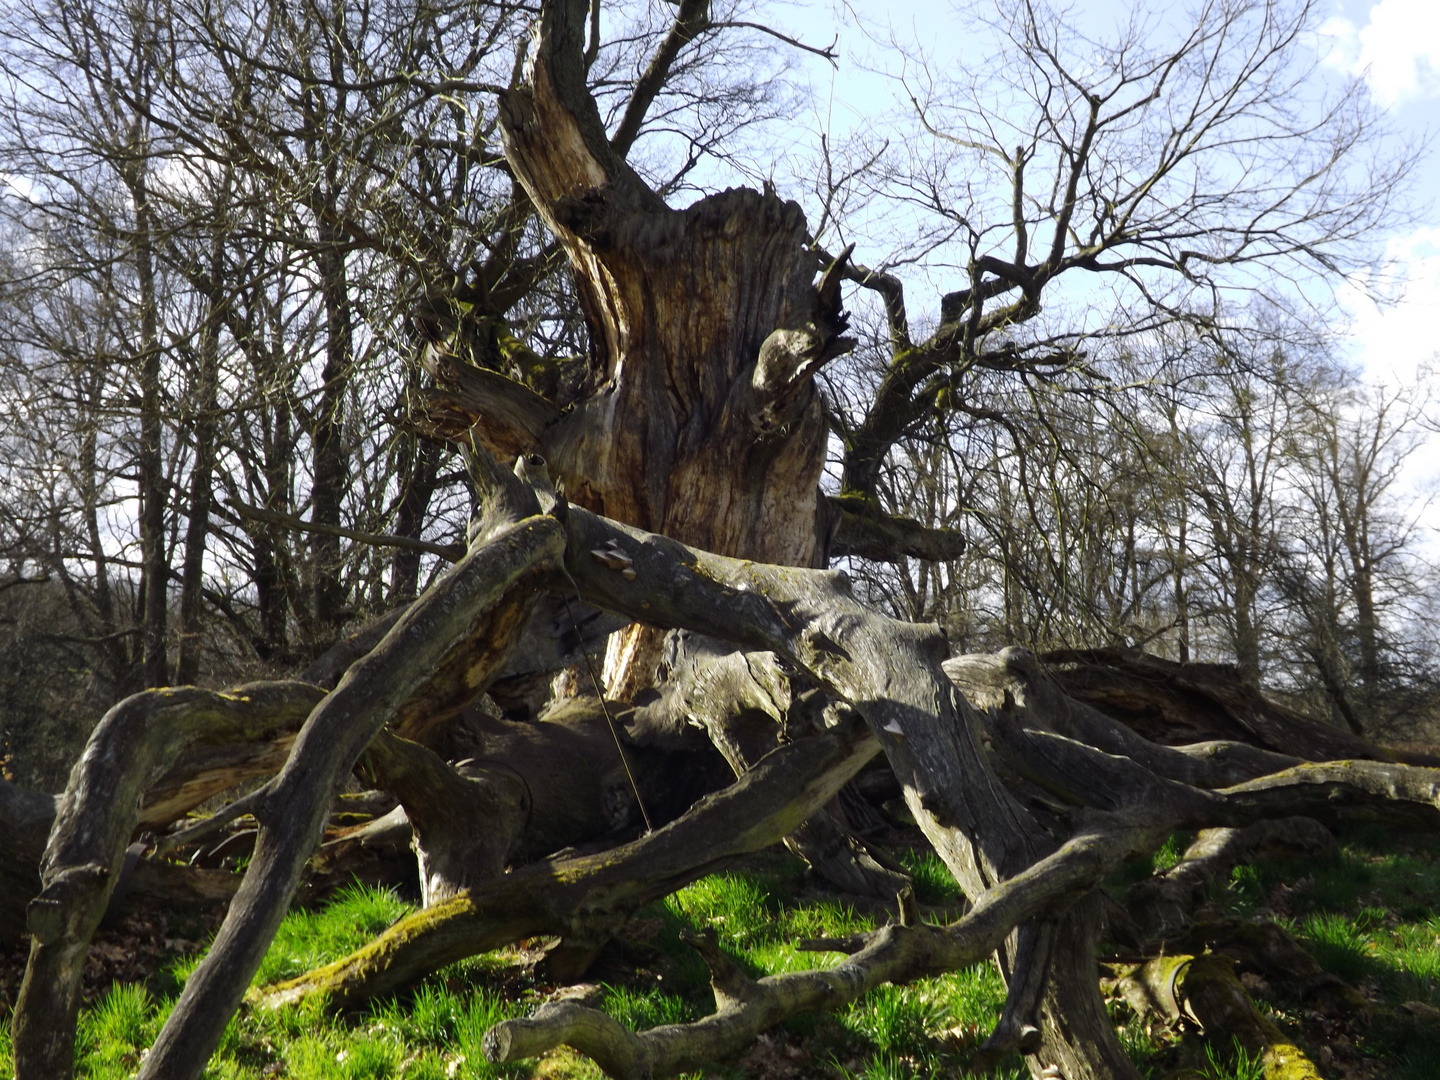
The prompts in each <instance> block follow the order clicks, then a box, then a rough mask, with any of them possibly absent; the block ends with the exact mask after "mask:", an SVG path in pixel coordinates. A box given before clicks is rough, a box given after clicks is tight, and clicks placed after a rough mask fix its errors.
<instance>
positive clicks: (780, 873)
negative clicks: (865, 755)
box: [0, 831, 1440, 1080]
mask: <svg viewBox="0 0 1440 1080" xmlns="http://www.w3.org/2000/svg"><path fill="white" fill-rule="evenodd" d="M1188 841H1189V837H1188V836H1184V835H1180V836H1176V837H1172V838H1171V840H1170V841H1169V842H1168V843H1167V844H1166V845H1164V846H1163V847H1162V848H1161V849H1160V850H1159V851H1157V852H1156V853H1155V854H1154V855H1153V856H1152V857H1150V858H1149V859H1145V860H1137V861H1136V864H1135V865H1134V866H1131V867H1126V868H1123V869H1122V871H1121V872H1120V874H1119V875H1117V881H1119V880H1123V879H1125V878H1129V879H1131V880H1138V878H1139V877H1143V876H1144V875H1146V874H1149V873H1152V872H1154V871H1155V870H1157V869H1162V870H1163V869H1166V868H1169V867H1170V866H1173V865H1174V864H1175V862H1176V861H1178V859H1179V857H1180V855H1181V853H1182V852H1183V851H1184V848H1185V845H1186V844H1187V843H1188ZM902 858H903V861H904V863H905V865H906V867H907V869H908V870H909V871H910V872H911V873H912V874H913V875H914V878H915V882H916V894H917V897H918V898H919V899H920V900H921V902H923V903H926V904H931V905H936V906H940V905H955V904H957V903H959V902H960V894H959V890H958V888H957V887H956V885H955V882H954V880H953V878H951V877H950V875H949V873H948V872H947V871H946V870H945V867H944V864H943V863H941V862H940V860H939V859H938V858H936V857H935V856H934V855H933V853H929V852H925V853H905V854H904V855H903V856H902ZM804 885H805V875H804V872H803V867H802V866H801V864H799V863H798V862H797V861H796V860H794V859H792V858H790V857H789V856H788V855H785V854H783V853H777V852H769V853H765V854H764V855H762V856H760V857H757V858H755V859H752V860H750V861H749V862H748V863H747V864H746V865H745V867H744V868H743V869H741V870H735V871H731V872H728V873H723V874H716V875H713V876H711V877H708V878H705V879H704V880H702V881H699V882H696V883H695V884H693V885H691V886H689V887H688V888H685V889H682V890H680V891H679V892H677V893H675V894H674V895H672V896H670V897H668V898H667V899H666V900H664V901H663V902H661V903H657V904H654V905H652V906H651V907H650V908H648V909H646V910H645V911H642V912H640V913H639V915H638V916H637V921H636V923H635V924H632V925H639V926H644V927H646V928H647V929H646V931H645V932H644V933H643V934H639V935H638V936H635V937H633V938H627V939H626V940H625V941H624V942H622V943H621V944H620V945H618V946H612V947H611V950H610V951H609V952H607V954H606V957H607V959H606V960H605V961H604V965H603V966H604V974H603V982H602V985H601V986H600V987H599V989H598V990H597V991H596V992H595V994H594V996H593V1000H594V1002H595V1003H596V1004H597V1005H598V1007H599V1008H601V1009H603V1010H605V1011H606V1012H608V1013H609V1014H610V1015H611V1016H614V1017H615V1018H616V1019H617V1020H619V1021H620V1022H621V1023H622V1024H624V1025H625V1026H626V1027H628V1028H630V1029H631V1030H639V1031H643V1030H646V1029H648V1028H652V1027H656V1026H658V1025H662V1024H673V1023H684V1022H687V1021H692V1020H695V1019H698V1018H700V1017H703V1016H705V1015H708V1014H709V1013H710V1012H711V1011H712V1010H713V1008H714V1001H713V998H712V995H711V992H710V985H709V972H708V970H707V969H706V967H705V965H704V964H703V963H702V962H701V960H700V959H699V957H698V956H697V955H696V953H695V952H694V951H693V950H692V949H691V948H689V947H688V946H687V945H685V944H684V943H683V941H682V940H681V933H682V932H684V931H695V930H699V929H701V928H703V927H711V928H713V929H714V931H715V932H716V934H717V937H718V941H719V944H720V947H721V948H722V949H723V950H724V951H725V952H726V953H727V954H728V955H729V956H730V957H731V958H732V959H733V960H734V962H735V963H736V964H737V965H739V966H740V967H741V968H742V969H744V970H746V971H747V972H749V973H750V974H752V975H753V976H757V977H758V976H763V975H767V974H773V973H778V972H787V971H798V970H805V969H808V968H814V967H824V966H831V965H834V964H837V963H839V962H841V961H842V960H843V958H844V957H843V955H842V954H840V953H835V952H823V951H820V952H814V951H804V950H801V949H798V948H797V947H796V944H797V942H799V941H802V940H804V939H816V938H842V937H847V936H850V935H852V934H855V933H859V932H862V931H865V930H869V929H872V928H873V927H874V926H875V920H874V918H873V917H872V916H871V915H869V914H867V913H865V912H862V911H856V910H855V909H854V908H852V907H851V906H849V905H847V904H845V903H843V902H840V901H838V900H836V899H833V898H825V897H815V896H813V895H810V894H805V893H804ZM1111 887H1112V888H1118V887H1119V886H1118V885H1117V882H1112V883H1111ZM802 895H803V899H802V898H801V897H802ZM1435 896H1440V840H1436V841H1432V840H1423V841H1422V840H1416V841H1409V840H1402V842H1398V843H1397V840H1396V838H1395V837H1394V836H1392V835H1389V834H1386V833H1383V832H1378V831H1377V832H1363V831H1362V832H1357V833H1355V834H1353V835H1347V837H1346V838H1345V840H1344V842H1343V843H1342V845H1341V848H1340V852H1339V854H1338V855H1337V857H1336V858H1335V859H1334V860H1331V861H1329V862H1325V861H1323V860H1322V861H1316V860H1309V861H1306V862H1304V863H1297V864H1285V863H1270V864H1260V865H1258V866H1256V867H1243V868H1240V869H1239V870H1238V871H1237V872H1236V873H1235V874H1234V875H1233V876H1232V879H1231V881H1230V882H1229V886H1228V888H1227V889H1226V891H1225V895H1224V896H1223V897H1222V898H1220V899H1221V901H1222V906H1225V907H1228V908H1229V909H1230V910H1231V911H1232V912H1235V913H1238V914H1249V915H1256V914H1261V915H1274V916H1275V917H1276V918H1277V919H1278V920H1279V921H1281V922H1282V923H1283V924H1284V925H1286V926H1287V927H1288V928H1289V929H1290V930H1291V932H1292V933H1294V934H1295V935H1296V937H1297V938H1298V939H1299V940H1300V941H1301V942H1302V943H1303V944H1304V945H1305V947H1306V948H1307V949H1309V950H1310V951H1311V952H1312V954H1313V955H1314V956H1315V957H1316V959H1317V961H1318V962H1319V963H1320V964H1321V965H1322V966H1323V967H1324V968H1325V969H1326V970H1328V971H1331V972H1333V973H1335V974H1336V975H1339V976H1340V977H1341V978H1343V979H1345V980H1346V981H1347V982H1349V983H1351V984H1352V985H1355V986H1358V987H1360V988H1362V990H1364V991H1365V992H1366V993H1367V994H1370V995H1371V996H1372V997H1373V998H1374V999H1375V1000H1376V1002H1377V1012H1376V1017H1375V1019H1374V1021H1373V1022H1372V1023H1371V1024H1370V1026H1369V1028H1368V1029H1366V1041H1365V1042H1364V1043H1363V1046H1362V1048H1363V1049H1364V1050H1365V1052H1367V1053H1369V1054H1370V1055H1372V1056H1373V1057H1377V1058H1383V1059H1384V1062H1385V1068H1386V1069H1388V1070H1389V1073H1388V1075H1389V1076H1392V1077H1393V1078H1394V1080H1433V1078H1434V1077H1436V1076H1440V1035H1437V1034H1436V1033H1435V1031H1434V1030H1433V1029H1434V1027H1435V1025H1434V1023H1433V1022H1431V1021H1430V1020H1427V1019H1426V1014H1425V1013H1424V1011H1423V1010H1420V1011H1419V1012H1414V1011H1412V1012H1406V1011H1405V1010H1403V1009H1401V1008H1399V1006H1400V1005H1402V1004H1404V1003H1407V1002H1419V1003H1422V1004H1423V1005H1430V1006H1436V1007H1440V915H1437V914H1436V910H1435V908H1434V907H1432V904H1431V899H1430V898H1432V897H1435ZM407 910H408V907H407V905H406V904H405V903H403V902H402V901H400V900H398V899H397V898H396V897H395V896H394V895H393V894H391V893H389V892H386V891H384V890H376V889H366V888H359V887H356V888H352V889H350V890H347V891H345V892H343V893H342V894H340V895H339V896H338V897H337V899H336V900H335V901H334V902H332V903H331V904H330V905H329V906H327V907H326V908H324V909H321V910H318V911H313V912H300V911H297V912H294V913H292V914H291V915H290V916H288V917H287V918H286V920H285V922H284V924H283V925H282V927H281V930H280V932H279V934H278V935H277V937H276V940H275V942H274V944H273V945H272V947H271V949H270V952H269V954H268V955H267V956H266V958H265V961H264V963H263V965H262V967H261V970H260V974H259V975H258V976H257V980H256V981H257V982H269V981H273V980H276V979H282V978H288V977H291V976H293V975H296V974H299V973H300V972H303V971H305V970H307V969H308V968H310V967H313V966H315V965H317V964H323V963H326V962H329V961H331V960H334V959H337V958H338V957H340V956H342V955H344V954H346V953H348V952H349V951H351V950H352V949H354V948H355V947H356V946H357V945H360V944H362V943H364V942H365V941H368V940H369V939H370V938H372V937H373V936H374V935H375V933H376V932H378V931H379V930H381V929H383V928H384V927H385V926H387V925H389V924H390V923H391V922H392V921H394V920H395V919H396V918H397V917H399V916H400V915H402V914H404V913H405V912H406V911H407ZM612 954H613V955H612ZM196 962H197V959H196V958H191V959H189V960H183V961H180V962H178V963H176V964H174V965H172V966H171V967H170V968H168V969H165V970H161V971H157V972H155V973H154V974H153V975H152V977H151V978H150V979H149V980H148V981H147V982H146V983H145V984H133V985H116V986H113V987H111V988H110V989H109V990H108V991H107V992H106V993H105V994H104V996H103V997H101V998H100V999H98V1000H97V1001H96V1002H95V1003H94V1004H93V1005H91V1006H90V1007H88V1008H86V1009H85V1010H84V1012H83V1013H82V1016H81V1021H80V1027H79V1031H78V1039H77V1047H76V1055H77V1056H76V1064H77V1072H78V1073H79V1075H83V1076H87V1077H95V1078H97V1080H112V1078H113V1080H122V1078H128V1077H130V1076H133V1075H134V1073H135V1071H136V1068H137V1067H138V1064H139V1061H140V1055H141V1053H142V1052H143V1050H144V1048H145V1047H146V1046H148V1045H149V1044H150V1042H151V1041H152V1040H153V1038H154V1036H155V1034H156V1032H157V1031H158V1029H159V1027H160V1025H161V1024H162V1023H163V1021H164V1018H165V1016H166V1015H167V1014H168V1011H169V1010H170V1009H171V1008H172V1007H173V1004H174V1000H175V998H176V996H177V995H178V993H179V991H180V989H181V988H182V987H183V985H184V982H185V979H186V978H187V977H188V975H189V973H190V971H191V970H193V968H194V966H195V964H196ZM517 972H518V968H517V967H516V966H515V963H514V957H513V954H508V955H507V954H504V953H500V954H491V955H488V956H483V957H474V958H472V959H470V960H467V961H464V962H462V963H459V964H455V965H452V966H451V967H449V968H447V969H445V970H444V971H441V972H438V973H436V974H435V975H432V976H431V977H430V978H428V979H426V980H424V981H423V982H421V983H420V984H419V985H418V986H416V987H414V988H412V990H411V991H410V992H409V993H407V994H404V995H400V996H394V997H389V998H385V999H381V1000H377V1001H375V1002H374V1003H372V1004H371V1006H370V1007H369V1009H368V1010H366V1011H364V1012H362V1013H360V1014H357V1015H352V1016H348V1017H344V1018H340V1017H334V1016H330V1015H327V1014H326V1013H325V1012H323V1010H321V1009H320V1008H318V1007H317V1006H315V1005H314V1004H313V1003H312V1004H310V1005H306V1006H291V1007H288V1008H285V1009H281V1010H278V1011H274V1012H263V1013H261V1012H256V1011H253V1010H250V1009H248V1008H243V1009H242V1010H241V1012H240V1013H239V1014H238V1015H237V1016H236V1018H235V1019H234V1020H233V1021H232V1022H231V1024H230V1026H229V1027H228V1028H227V1030H226V1033H225V1036H224V1039H223V1041H222V1043H221V1046H220V1048H219V1050H218V1051H217V1053H216V1054H215V1056H214V1058H213V1060H212V1061H211V1063H210V1065H209V1067H208V1069H207V1071H206V1074H205V1075H206V1077H207V1078H211V1080H252V1078H253V1080H260V1078H261V1077H268V1076H275V1075H280V1076H284V1077H286V1078H290V1080H432V1078H433V1080H442V1078H443V1080H474V1078H491V1077H499V1076H504V1077H511V1078H517V1080H518V1078H521V1077H536V1078H542V1080H598V1078H599V1077H600V1075H601V1074H600V1073H599V1071H598V1070H597V1069H596V1067H595V1066H594V1065H593V1063H591V1062H589V1061H588V1060H587V1059H585V1058H583V1057H581V1056H580V1055H578V1054H575V1053H574V1052H572V1051H568V1050H562V1051H559V1052H557V1053H555V1054H552V1055H549V1056H548V1057H547V1058H545V1059H543V1060H542V1061H540V1062H531V1063H527V1064H524V1065H521V1066H516V1067H507V1068H504V1069H499V1070H497V1069H496V1068H494V1067H492V1066H490V1065H489V1064H488V1063H487V1062H486V1061H485V1059H484V1055H483V1053H482V1050H481V1044H482V1040H483V1038H484V1035H485V1032H486V1031H488V1030H489V1029H490V1028H491V1027H492V1026H493V1025H494V1024H496V1023H498V1022H499V1021H501V1020H503V1019H506V1018H508V1017H511V1016H517V1015H524V1014H527V1013H529V1012H530V1011H532V1009H533V1008H534V1006H535V1004H536V1003H537V1000H538V997H537V993H536V991H535V990H534V989H530V988H529V987H530V984H529V983H527V982H526V980H525V979H524V978H523V977H521V976H519V975H518V974H517ZM1004 998H1005V989H1004V985H1003V984H1002V982H1001V980H1000V978H999V975H998V974H997V973H996V971H995V969H994V968H993V967H992V966H991V965H989V964H984V965H979V966H977V967H973V968H970V969H966V970H963V971H958V972H953V973H950V974H948V975H944V976H941V977H938V978H933V979H924V980H920V981H918V982H915V983H913V984H910V985H907V986H890V985H885V986H881V987H878V988H877V989H875V990H873V991H871V993H869V994H868V995H866V997H864V998H863V999H862V1000H860V1001H857V1002H854V1003H852V1004H851V1005H850V1006H849V1007H848V1008H847V1009H844V1010H841V1011H839V1012H837V1013H835V1014H833V1015H809V1016H801V1017H795V1018H792V1019H791V1020H790V1021H788V1022H786V1023H785V1024H782V1025H781V1026H780V1027H779V1028H778V1029H776V1030H775V1031H774V1032H772V1033H771V1038H770V1040H769V1041H768V1043H767V1044H766V1046H767V1047H768V1049H765V1050H763V1051H762V1050H761V1049H757V1050H753V1051H752V1052H751V1056H747V1058H745V1059H743V1060H742V1061H741V1062H739V1063H733V1064H731V1065H728V1066H723V1067H720V1068H719V1069H718V1071H717V1070H707V1072H706V1074H705V1075H706V1076H707V1077H713V1076H718V1077H728V1078H731V1080H738V1078H744V1077H758V1076H766V1075H769V1073H770V1072H772V1071H774V1070H773V1068H772V1067H773V1065H774V1064H775V1062H773V1061H771V1060H769V1059H767V1058H765V1057H764V1054H766V1053H769V1054H777V1055H785V1054H789V1055H791V1056H792V1057H794V1058H803V1059H804V1060H805V1061H807V1062H809V1063H810V1064H809V1065H807V1067H806V1069H805V1072H804V1075H814V1076H829V1077H835V1078H839V1080H929V1078H931V1077H946V1078H951V1077H955V1078H963V1077H968V1076H969V1075H970V1073H969V1072H968V1071H967V1070H968V1068H969V1065H970V1062H971V1059H972V1058H973V1056H974V1053H975V1051H976V1049H977V1048H978V1047H979V1044H980V1043H981V1042H983V1041H984V1039H985V1038H986V1036H988V1034H989V1032H990V1030H991V1029H992V1027H993V1026H994V1023H995V1020H996V1019H997V1018H998V1016H999V1013H1000V1009H1001V1007H1002V1006H1003V1003H1004ZM1121 1011H1122V1012H1123V1009H1122V1010H1121ZM0 1019H8V1018H3V1017H0ZM7 1027H8V1024H7ZM1117 1030H1118V1032H1119V1036H1120V1039H1121V1043H1122V1045H1123V1046H1124V1047H1125V1049H1126V1050H1127V1052H1128V1053H1129V1054H1130V1056H1131V1058H1132V1059H1133V1060H1134V1061H1135V1062H1136V1064H1137V1066H1138V1067H1139V1068H1140V1070H1141V1072H1142V1074H1145V1075H1147V1076H1158V1075H1160V1074H1161V1073H1162V1072H1163V1071H1164V1070H1163V1069H1160V1068H1158V1063H1159V1062H1160V1061H1161V1060H1162V1059H1163V1056H1164V1053H1165V1046H1164V1041H1165V1040H1164V1038H1163V1037H1156V1036H1154V1035H1153V1034H1152V1032H1151V1030H1150V1029H1147V1028H1146V1027H1144V1026H1143V1025H1142V1024H1140V1022H1139V1021H1137V1020H1135V1019H1134V1018H1130V1019H1128V1020H1126V1019H1124V1018H1123V1017H1122V1018H1121V1022H1120V1023H1119V1024H1118V1028H1117ZM755 1055H759V1056H755ZM10 1059H11V1050H10V1042H9V1033H8V1030H5V1031H0V1076H5V1075H10V1074H11V1073H12V1072H13V1067H12V1066H11V1060H10ZM789 1063H790V1059H789V1058H787V1059H786V1061H785V1064H786V1065H787V1067H788V1064H789ZM1195 1064H1196V1067H1197V1071H1198V1073H1199V1074H1200V1075H1202V1076H1204V1077H1205V1078H1206V1080H1252V1077H1253V1075H1254V1065H1255V1063H1254V1062H1251V1061H1249V1059H1247V1058H1245V1057H1244V1056H1243V1055H1242V1054H1239V1053H1236V1052H1233V1051H1231V1050H1229V1049H1227V1048H1225V1047H1221V1048H1220V1049H1219V1050H1218V1051H1217V1050H1215V1049H1214V1048H1213V1047H1211V1048H1206V1049H1205V1050H1204V1051H1201V1057H1200V1059H1199V1060H1198V1061H1197V1062H1195ZM993 1075H995V1076H998V1077H1001V1078H1002V1080H1008V1078H1010V1077H1015V1078H1019V1077H1021V1076H1023V1075H1024V1070H1023V1067H1022V1065H1021V1062H1020V1061H1019V1059H1018V1058H1015V1059H1012V1060H1011V1061H1008V1062H1006V1063H1004V1064H1003V1065H1002V1067H1001V1069H1000V1070H999V1071H998V1072H996V1073H994V1074H993Z"/></svg>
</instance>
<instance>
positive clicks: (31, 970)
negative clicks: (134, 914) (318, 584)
mask: <svg viewBox="0 0 1440 1080" xmlns="http://www.w3.org/2000/svg"><path fill="white" fill-rule="evenodd" d="M323 697H324V691H323V690H321V689H320V688H319V687H316V686H311V685H309V684H308V683H300V682H280V683H253V684H250V685H248V686H241V687H236V688H235V689H234V690H230V691H227V692H224V693H220V692H215V691H209V690H196V689H192V688H181V689H173V690H147V691H144V692H143V693H139V694H135V695H133V696H131V697H128V698H126V699H125V700H124V701H122V702H120V703H119V704H117V705H116V706H114V708H112V709H111V710H110V711H109V712H107V713H106V714H105V716H104V718H103V719H102V720H101V721H100V723H99V725H98V726H97V727H96V729H95V731H94V733H92V734H91V736H90V741H89V742H88V743H87V744H86V747H85V753H84V755H83V756H82V757H81V758H80V760H79V761H78V762H77V763H76V765H75V767H74V769H73V770H71V773H70V782H69V785H68V786H67V787H66V790H65V795H64V797H63V799H62V800H61V803H60V807H59V811H58V814H57V816H56V819H55V825H54V828H53V830H52V832H51V834H50V839H49V843H48V845H47V846H46V849H45V856H44V859H43V861H42V863H41V874H40V877H41V882H42V888H41V891H40V893H39V895H38V896H36V897H35V898H34V899H33V900H31V901H30V905H29V908H28V911H27V921H26V926H27V929H28V930H29V932H30V934H31V936H32V938H33V940H32V942H31V947H30V959H29V963H28V965H27V966H26V969H25V979H24V981H23V982H22V983H21V986H20V994H19V997H18V999H17V1001H16V1006H15V1015H14V1019H13V1023H12V1031H13V1040H14V1046H15V1071H16V1076H17V1077H18V1078H19V1080H32V1078H33V1080H54V1078H61V1077H68V1076H70V1075H71V1073H72V1071H73V1069H74V1060H73V1052H72V1046H73V1043H74V1038H75V1019H76V1015H77V1013H78V1011H79V1008H80V975H81V970H82V968H83V966H84V962H85V953H86V950H87V949H88V947H89V944H90V938H91V936H92V935H93V934H94V932H95V928H96V927H97V926H98V925H99V923H100V919H101V917H102V916H103V915H104V913H105V908H106V906H107V904H108V902H109V898H110V891H111V889H112V888H113V886H114V882H115V879H116V877H117V875H118V874H119V871H120V866H121V862H122V860H123V858H124V855H125V848H126V846H127V845H128V844H129V843H130V835H131V833H132V832H133V831H134V829H135V826H136V824H137V823H138V821H139V819H140V798H141V795H142V793H143V792H144V791H145V788H146V787H147V785H148V783H149V781H150V779H151V778H152V777H153V776H154V775H155V774H156V773H157V772H160V771H163V770H165V769H166V768H167V767H168V766H169V765H170V764H171V763H172V762H173V761H174V760H175V759H176V757H178V756H179V754H180V753H181V752H182V751H183V750H184V749H185V748H187V747H189V746H191V745H194V744H196V743H200V742H204V741H207V740H208V741H214V742H222V743H235V742H240V741H242V740H243V739H244V738H246V737H247V736H252V737H258V738H261V739H263V738H265V737H266V736H267V735H268V734H271V733H273V732H274V731H275V730H276V729H277V728H278V729H280V730H285V729H286V728H289V727H293V725H294V724H295V723H296V722H297V718H298V717H303V716H305V715H306V714H308V713H309V712H310V711H311V709H312V708H313V707H314V706H315V704H316V702H318V701H319V700H321V699H322V698H323Z"/></svg>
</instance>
